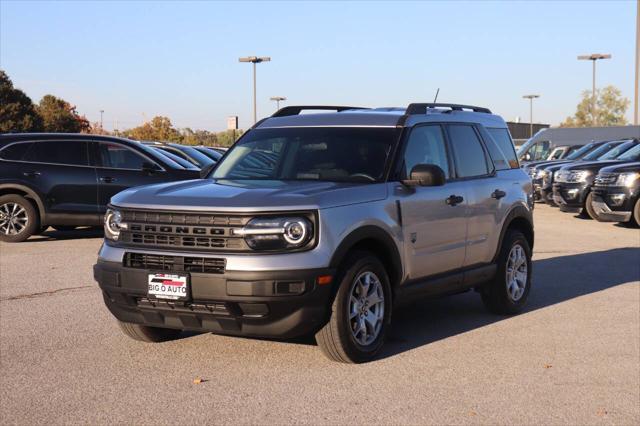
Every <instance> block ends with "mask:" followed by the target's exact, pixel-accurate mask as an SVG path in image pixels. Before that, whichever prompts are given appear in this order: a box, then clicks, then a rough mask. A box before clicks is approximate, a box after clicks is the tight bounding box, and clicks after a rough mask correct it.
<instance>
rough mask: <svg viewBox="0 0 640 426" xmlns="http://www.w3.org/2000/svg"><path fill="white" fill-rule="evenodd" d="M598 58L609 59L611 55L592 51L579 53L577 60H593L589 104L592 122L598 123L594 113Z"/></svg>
mask: <svg viewBox="0 0 640 426" xmlns="http://www.w3.org/2000/svg"><path fill="white" fill-rule="evenodd" d="M598 59H611V55H610V54H608V53H606V54H603V53H592V54H591V55H580V56H578V60H580V61H592V62H593V82H592V89H591V97H592V99H593V100H592V106H591V115H592V116H593V124H594V125H597V124H598V116H597V115H596V102H597V98H596V61H597V60H598Z"/></svg>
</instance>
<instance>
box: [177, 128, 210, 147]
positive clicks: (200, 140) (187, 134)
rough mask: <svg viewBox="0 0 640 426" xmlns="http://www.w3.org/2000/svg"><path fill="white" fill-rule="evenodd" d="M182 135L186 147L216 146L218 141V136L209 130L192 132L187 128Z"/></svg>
mask: <svg viewBox="0 0 640 426" xmlns="http://www.w3.org/2000/svg"><path fill="white" fill-rule="evenodd" d="M180 133H181V134H182V138H183V139H182V143H184V144H186V145H206V146H215V145H216V143H217V141H218V137H217V135H216V134H215V133H213V132H210V131H208V130H192V129H190V128H188V127H187V128H186V129H183V130H182V131H181V132H180Z"/></svg>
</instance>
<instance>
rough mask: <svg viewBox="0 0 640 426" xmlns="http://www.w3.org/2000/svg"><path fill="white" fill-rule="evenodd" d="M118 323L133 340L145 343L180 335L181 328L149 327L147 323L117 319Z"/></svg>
mask: <svg viewBox="0 0 640 426" xmlns="http://www.w3.org/2000/svg"><path fill="white" fill-rule="evenodd" d="M118 325H119V326H120V329H121V330H122V332H123V333H124V334H126V335H127V336H129V337H131V338H132V339H134V340H138V341H141V342H147V343H156V342H166V341H167V340H174V339H177V338H178V336H180V333H181V332H182V331H181V330H174V329H172V328H159V327H149V326H147V325H140V324H132V323H129V322H122V321H118Z"/></svg>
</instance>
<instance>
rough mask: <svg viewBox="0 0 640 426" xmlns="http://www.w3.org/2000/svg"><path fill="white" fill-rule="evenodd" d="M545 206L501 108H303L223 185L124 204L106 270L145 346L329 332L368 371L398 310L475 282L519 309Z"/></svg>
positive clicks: (496, 302) (104, 256) (255, 147)
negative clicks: (537, 208)
mask: <svg viewBox="0 0 640 426" xmlns="http://www.w3.org/2000/svg"><path fill="white" fill-rule="evenodd" d="M304 110H326V111H330V112H323V113H318V112H316V113H313V114H301V112H302V111H304ZM532 208H533V204H532V195H531V181H530V180H529V178H528V176H527V175H526V174H525V172H524V171H522V170H521V169H520V167H519V165H518V161H517V159H516V153H515V151H514V148H513V143H512V141H511V137H510V135H509V132H508V130H507V126H506V124H505V122H504V121H503V120H502V118H500V117H499V116H496V115H493V114H492V113H491V112H490V111H489V110H488V109H486V108H479V107H471V106H464V105H452V104H424V103H422V104H411V105H409V106H408V107H407V108H377V109H364V108H352V107H319V106H304V107H286V108H283V109H281V110H279V111H278V112H277V113H276V114H274V115H273V116H272V117H269V118H267V119H264V120H262V121H260V122H259V123H257V124H256V125H255V126H254V127H253V128H252V129H250V130H249V131H248V132H247V133H246V134H245V135H243V136H242V138H241V139H240V140H239V141H238V142H237V143H236V144H235V145H234V146H233V147H232V148H231V149H230V150H229V151H228V152H227V153H226V154H225V155H224V157H223V158H222V159H221V160H220V162H218V164H217V166H216V167H215V169H213V170H212V171H211V173H210V174H209V176H208V178H206V179H203V180H192V181H184V182H177V183H175V182H174V183H165V184H158V185H150V186H144V187H138V188H132V189H128V190H126V191H123V192H121V193H119V194H118V195H116V196H114V197H113V198H112V200H111V205H110V209H109V210H108V212H107V214H106V216H105V234H106V238H105V242H104V244H103V246H102V248H101V249H100V253H99V258H98V262H97V264H96V265H95V267H94V274H95V279H96V280H97V281H98V283H99V285H100V288H101V289H102V291H103V294H104V301H105V303H106V305H107V307H108V308H109V310H110V311H111V312H112V314H113V315H114V316H115V317H116V318H117V319H118V322H119V324H120V327H121V328H122V330H123V331H124V332H125V333H126V334H127V335H129V336H130V337H132V338H134V339H138V340H142V341H147V342H157V341H162V340H167V339H171V338H174V337H176V336H177V335H178V334H179V333H180V331H181V330H197V331H211V332H215V333H223V334H232V335H243V336H260V337H274V338H291V337H294V336H300V335H308V334H313V333H315V336H316V340H317V342H318V345H319V346H320V348H321V349H322V351H323V352H324V353H325V355H327V356H328V357H329V358H331V359H333V360H336V361H342V362H363V361H367V360H370V359H371V358H372V357H374V356H375V355H376V354H377V353H378V352H379V350H380V349H381V347H382V345H383V342H384V339H385V334H386V333H387V331H388V330H389V326H390V323H391V318H392V311H393V310H394V309H397V308H398V307H399V306H401V305H402V304H404V303H407V302H412V301H414V300H416V299H418V298H420V297H423V296H425V297H426V296H437V295H443V294H452V293H460V292H464V291H467V290H470V289H475V290H476V291H478V292H479V293H480V295H481V296H482V300H483V302H484V303H485V305H486V306H487V307H488V308H489V309H490V310H491V311H493V312H496V313H499V314H513V313H517V312H518V311H520V310H521V309H522V307H523V305H524V304H525V301H526V300H527V296H528V294H529V290H530V286H531V250H532V248H533V223H532Z"/></svg>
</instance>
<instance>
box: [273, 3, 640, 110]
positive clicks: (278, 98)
mask: <svg viewBox="0 0 640 426" xmlns="http://www.w3.org/2000/svg"><path fill="white" fill-rule="evenodd" d="M638 1H640V0H638ZM269 99H270V100H272V101H276V111H278V110H279V109H280V101H286V100H287V98H286V97H284V96H272V97H270V98H269Z"/></svg>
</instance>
